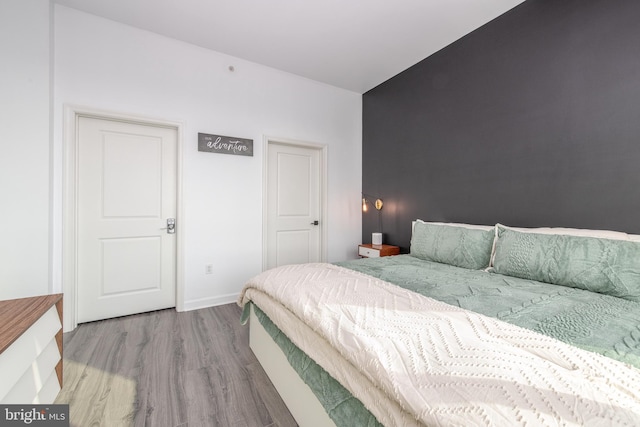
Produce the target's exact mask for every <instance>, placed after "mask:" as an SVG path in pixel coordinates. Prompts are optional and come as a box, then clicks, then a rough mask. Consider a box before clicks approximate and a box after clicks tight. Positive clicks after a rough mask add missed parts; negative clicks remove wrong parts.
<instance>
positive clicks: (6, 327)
mask: <svg viewBox="0 0 640 427" xmlns="http://www.w3.org/2000/svg"><path fill="white" fill-rule="evenodd" d="M61 300H62V294H52V295H42V296H37V297H30V298H19V299H11V300H5V301H0V353H2V352H4V351H5V350H6V349H7V348H8V347H9V346H10V345H11V344H13V343H14V341H15V340H17V339H18V338H19V337H20V335H22V334H23V333H24V331H26V330H27V329H29V328H30V327H31V325H33V324H34V323H35V322H36V320H38V319H39V318H40V317H41V316H42V315H43V314H44V313H46V312H47V310H49V309H50V308H51V307H52V306H53V305H54V304H56V303H58V302H59V301H61Z"/></svg>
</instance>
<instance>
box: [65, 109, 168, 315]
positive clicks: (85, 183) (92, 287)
mask: <svg viewBox="0 0 640 427" xmlns="http://www.w3.org/2000/svg"><path fill="white" fill-rule="evenodd" d="M77 131H78V155H77V162H78V165H77V171H78V172H77V174H78V175H77V177H78V179H77V183H76V185H77V195H78V199H77V210H78V211H77V236H78V239H77V263H76V265H77V298H78V305H77V307H78V308H77V311H78V322H88V321H92V320H99V319H105V318H110V317H117V316H122V315H127V314H133V313H141V312H146V311H152V310H157V309H162V308H168V307H174V306H175V304H176V235H175V232H179V231H180V230H176V229H175V218H176V210H177V203H176V197H177V195H176V188H177V185H176V183H177V143H178V138H177V130H176V129H175V128H171V127H162V126H152V125H146V124H141V123H130V122H125V121H118V120H107V119H100V118H92V117H80V118H79V120H78V130H77Z"/></svg>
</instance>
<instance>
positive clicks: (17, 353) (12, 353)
mask: <svg viewBox="0 0 640 427" xmlns="http://www.w3.org/2000/svg"><path fill="white" fill-rule="evenodd" d="M0 378H1V379H2V380H1V381H0V403H3V404H12V403H15V404H50V403H53V401H54V400H55V398H56V396H57V395H58V393H59V392H60V389H61V387H62V294H55V295H43V296H38V297H32V298H21V299H14V300H6V301H0Z"/></svg>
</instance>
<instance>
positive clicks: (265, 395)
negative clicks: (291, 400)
mask: <svg viewBox="0 0 640 427" xmlns="http://www.w3.org/2000/svg"><path fill="white" fill-rule="evenodd" d="M239 319H240V308H239V307H238V306H236V305H235V304H228V305H223V306H218V307H212V308H207V309H202V310H196V311H189V312H184V313H177V312H176V311H175V310H173V309H169V310H161V311H156V312H151V313H143V314H138V315H133V316H127V317H121V318H116V319H109V320H104V321H99V322H92V323H86V324H82V325H80V326H79V327H78V328H76V330H75V331H73V332H70V333H68V334H65V335H64V387H63V389H62V391H61V392H60V394H59V396H58V399H57V400H56V403H69V405H70V406H69V409H70V418H71V425H72V426H78V427H80V426H82V427H85V426H108V427H112V426H114V427H115V426H152V427H164V426H169V427H171V426H180V427H186V426H189V427H201V426H202V427H204V426H248V427H257V426H285V427H286V426H296V422H295V421H294V419H293V418H292V417H291V414H290V413H289V411H288V410H287V408H286V407H285V405H284V403H283V402H282V400H281V399H280V396H279V395H278V394H277V392H276V390H275V389H274V388H273V385H272V384H271V382H270V381H269V379H268V377H267V376H266V374H265V373H264V371H263V370H262V367H261V366H260V365H259V363H258V361H257V360H256V358H255V356H254V355H253V353H252V352H251V350H250V349H249V328H248V326H242V325H240V320H239Z"/></svg>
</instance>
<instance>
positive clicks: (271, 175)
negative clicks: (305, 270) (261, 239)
mask: <svg viewBox="0 0 640 427" xmlns="http://www.w3.org/2000/svg"><path fill="white" fill-rule="evenodd" d="M267 151H268V160H267V268H273V267H277V266H281V265H286V264H301V263H305V262H319V261H320V260H321V252H322V251H321V238H320V235H321V227H322V226H323V224H322V218H320V212H321V211H322V209H321V192H320V184H321V179H320V173H321V170H320V150H318V149H314V148H309V147H302V146H293V145H287V144H278V143H273V142H269V144H268V149H267Z"/></svg>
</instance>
